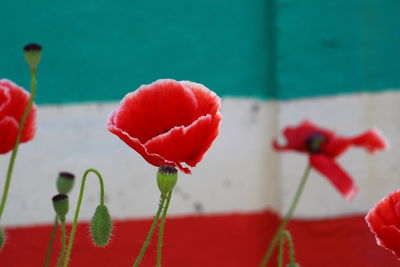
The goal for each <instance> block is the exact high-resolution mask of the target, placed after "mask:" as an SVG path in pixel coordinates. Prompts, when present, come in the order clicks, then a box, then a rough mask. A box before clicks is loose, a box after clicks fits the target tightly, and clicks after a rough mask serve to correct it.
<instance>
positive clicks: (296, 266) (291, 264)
mask: <svg viewBox="0 0 400 267" xmlns="http://www.w3.org/2000/svg"><path fill="white" fill-rule="evenodd" d="M287 267H300V265H299V264H297V263H288V265H287Z"/></svg>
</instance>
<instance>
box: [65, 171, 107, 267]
mask: <svg viewBox="0 0 400 267" xmlns="http://www.w3.org/2000/svg"><path fill="white" fill-rule="evenodd" d="M91 172H93V173H94V174H96V175H97V178H99V182H100V205H104V183H103V177H102V176H101V174H100V173H99V171H97V170H96V169H88V170H86V171H85V173H84V174H83V178H82V182H81V189H80V191H79V198H78V203H77V204H76V209H75V216H74V221H73V223H72V228H71V233H70V237H69V242H68V249H67V253H66V255H65V259H64V267H67V266H68V263H69V258H70V256H71V250H72V244H73V243H74V237H75V231H76V227H77V224H78V217H79V211H80V209H81V204H82V197H83V192H84V191H85V183H86V177H87V176H88V174H89V173H91Z"/></svg>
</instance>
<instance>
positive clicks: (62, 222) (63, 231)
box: [57, 218, 67, 267]
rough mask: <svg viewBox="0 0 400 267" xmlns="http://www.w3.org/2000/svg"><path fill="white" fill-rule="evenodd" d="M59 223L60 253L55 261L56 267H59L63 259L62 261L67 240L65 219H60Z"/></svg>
mask: <svg viewBox="0 0 400 267" xmlns="http://www.w3.org/2000/svg"><path fill="white" fill-rule="evenodd" d="M60 221H61V253H60V256H59V258H58V261H57V267H61V265H62V262H63V259H64V254H65V245H66V243H67V240H66V239H67V238H66V236H67V235H66V231H65V218H60Z"/></svg>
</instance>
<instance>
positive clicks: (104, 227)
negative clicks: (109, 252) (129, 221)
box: [90, 205, 112, 247]
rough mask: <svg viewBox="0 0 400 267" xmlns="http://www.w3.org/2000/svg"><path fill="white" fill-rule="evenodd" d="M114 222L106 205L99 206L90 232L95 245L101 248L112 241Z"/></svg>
mask: <svg viewBox="0 0 400 267" xmlns="http://www.w3.org/2000/svg"><path fill="white" fill-rule="evenodd" d="M111 230H112V220H111V216H110V213H109V212H108V209H107V207H106V206H105V205H99V206H97V208H96V211H95V212H94V215H93V217H92V221H91V223H90V232H91V235H92V239H93V243H94V244H95V245H96V246H99V247H105V246H106V245H107V244H108V242H109V241H110V236H111Z"/></svg>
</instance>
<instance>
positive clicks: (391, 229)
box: [365, 190, 400, 259]
mask: <svg viewBox="0 0 400 267" xmlns="http://www.w3.org/2000/svg"><path fill="white" fill-rule="evenodd" d="M365 220H366V221H367V223H368V226H369V228H370V230H371V232H372V233H374V235H375V238H376V240H377V243H378V245H380V246H382V247H384V248H386V249H389V250H391V251H392V252H393V254H395V255H396V257H397V258H399V259H400V232H399V228H400V190H397V191H395V192H393V193H391V194H389V195H388V196H387V197H385V198H384V199H382V200H381V201H379V202H378V203H377V204H375V206H374V207H373V208H372V209H371V210H370V211H369V212H368V214H367V216H366V217H365Z"/></svg>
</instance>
